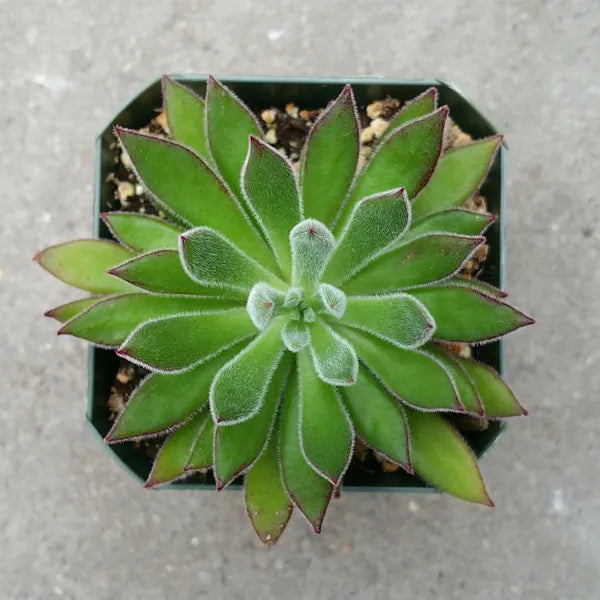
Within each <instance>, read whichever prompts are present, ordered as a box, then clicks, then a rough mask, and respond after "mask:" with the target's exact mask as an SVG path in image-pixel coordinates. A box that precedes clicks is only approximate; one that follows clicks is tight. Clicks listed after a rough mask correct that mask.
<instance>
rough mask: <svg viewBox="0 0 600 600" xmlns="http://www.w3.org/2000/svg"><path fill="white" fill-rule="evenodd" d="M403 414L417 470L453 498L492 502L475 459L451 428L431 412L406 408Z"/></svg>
mask: <svg viewBox="0 0 600 600" xmlns="http://www.w3.org/2000/svg"><path fill="white" fill-rule="evenodd" d="M406 415H407V417H408V426H409V428H410V439H411V451H412V454H411V457H412V464H413V467H414V469H415V471H416V472H417V474H418V475H419V476H420V477H422V478H423V479H425V481H427V482H428V483H430V484H431V485H434V486H435V487H437V488H438V489H440V490H442V491H444V492H448V493H449V494H452V495H453V496H456V497H457V498H462V499H463V500H467V501H468V502H477V503H479V504H486V505H488V506H493V505H494V504H493V502H492V501H491V499H490V497H489V495H488V493H487V490H486V489H485V485H484V483H483V480H482V478H481V473H480V472H479V468H478V466H477V461H476V460H475V457H474V456H473V453H472V452H471V450H470V449H469V447H468V446H467V444H466V443H465V442H464V440H463V439H462V438H461V437H460V435H459V434H458V433H457V432H456V431H455V430H454V428H453V427H452V426H450V425H449V424H448V423H447V422H446V421H445V420H444V419H443V418H442V417H440V416H439V415H436V414H433V413H426V412H422V411H418V410H412V409H410V408H407V409H406Z"/></svg>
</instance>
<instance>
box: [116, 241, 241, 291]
mask: <svg viewBox="0 0 600 600" xmlns="http://www.w3.org/2000/svg"><path fill="white" fill-rule="evenodd" d="M110 273H111V274H112V275H114V276H115V277H119V278H121V279H123V280H124V281H128V282H131V283H132V284H133V285H135V286H136V287H137V288H141V289H144V290H148V291H149V292H156V293H159V294H190V295H193V296H219V297H227V298H232V297H235V298H240V299H243V300H245V299H246V295H247V294H246V293H244V292H242V291H235V290H227V291H222V290H217V289H215V288H214V287H211V286H206V285H199V284H198V283H196V282H195V281H193V280H192V279H190V278H189V277H188V275H187V273H186V272H185V271H184V270H183V266H182V264H181V259H180V258H179V252H178V251H177V250H152V251H151V252H147V253H146V254H140V255H139V256H136V257H135V258H132V259H131V260H128V261H126V262H124V263H122V264H120V265H118V266H117V267H114V268H112V269H110ZM128 291H136V288H129V289H128Z"/></svg>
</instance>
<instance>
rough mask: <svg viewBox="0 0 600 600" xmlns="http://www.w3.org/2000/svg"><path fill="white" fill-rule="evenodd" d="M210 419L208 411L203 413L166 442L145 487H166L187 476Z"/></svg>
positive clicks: (174, 433)
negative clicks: (197, 445)
mask: <svg viewBox="0 0 600 600" xmlns="http://www.w3.org/2000/svg"><path fill="white" fill-rule="evenodd" d="M209 418H210V417H209V415H208V413H207V411H202V412H201V413H199V414H197V415H195V416H194V417H193V418H192V420H191V421H190V422H189V423H186V424H185V425H182V426H181V427H180V428H179V429H177V430H176V431H175V432H173V433H172V434H171V435H170V436H169V437H168V438H167V439H166V440H165V442H164V444H163V445H162V446H161V448H160V450H159V452H158V454H157V456H156V459H155V460H154V464H153V465H152V470H151V471H150V475H148V479H147V480H146V483H145V484H144V487H146V488H152V487H156V486H160V485H164V484H166V483H170V482H171V481H173V480H175V479H179V478H181V477H182V476H185V475H186V474H187V473H186V471H185V465H186V464H187V462H188V459H189V457H190V455H191V453H192V449H193V448H194V445H195V443H196V440H197V439H198V437H199V436H200V434H201V433H202V430H203V429H204V428H205V426H206V422H207V420H208V419H209Z"/></svg>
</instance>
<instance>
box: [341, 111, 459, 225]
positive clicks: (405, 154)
mask: <svg viewBox="0 0 600 600" xmlns="http://www.w3.org/2000/svg"><path fill="white" fill-rule="evenodd" d="M447 115H448V108H447V107H446V106H444V107H442V108H440V109H439V110H436V111H435V112H433V113H431V114H430V115H427V116H426V117H423V118H421V119H416V120H414V121H410V122H409V123H407V124H406V125H404V126H403V127H400V128H399V129H396V130H395V131H393V132H392V133H391V134H390V135H389V136H388V138H387V139H386V140H385V141H384V142H383V143H382V144H381V145H380V146H378V148H377V149H376V150H375V151H374V152H373V154H371V157H370V159H369V161H368V162H367V164H366V165H365V167H364V168H363V170H362V171H361V173H360V175H359V176H358V178H357V180H356V184H355V185H354V188H353V189H352V191H351V193H350V196H349V198H348V200H347V201H346V204H345V205H344V207H343V209H342V211H341V213H340V216H339V218H338V220H337V224H336V228H335V233H338V232H340V231H342V229H343V227H344V226H345V224H346V222H347V221H348V219H349V217H350V215H351V214H352V211H353V209H354V205H355V204H356V203H357V202H358V201H359V200H361V199H362V198H364V197H365V196H370V195H371V194H377V193H381V192H383V191H385V190H391V189H395V188H400V187H403V188H404V189H405V190H406V193H407V194H408V197H409V198H410V199H412V198H414V196H416V194H417V193H418V192H419V191H420V190H421V188H423V186H424V185H425V184H426V183H427V181H428V180H429V178H430V177H431V173H432V172H433V169H434V167H435V165H436V163H437V160H438V158H439V156H440V152H441V150H442V140H443V137H444V124H445V122H446V116H447Z"/></svg>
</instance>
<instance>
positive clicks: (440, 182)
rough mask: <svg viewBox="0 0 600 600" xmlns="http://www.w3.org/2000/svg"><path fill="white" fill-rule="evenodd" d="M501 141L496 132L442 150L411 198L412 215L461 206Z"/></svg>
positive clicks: (484, 171) (477, 186) (491, 159)
mask: <svg viewBox="0 0 600 600" xmlns="http://www.w3.org/2000/svg"><path fill="white" fill-rule="evenodd" d="M501 141H502V136H501V135H496V136H493V137H489V138H485V139H482V140H477V141H476V142H473V143H471V144H467V145H466V146H460V147H459V148H455V149H453V150H449V151H448V152H445V153H444V154H443V156H442V157H441V158H440V161H439V163H438V165H437V167H436V169H435V171H434V173H433V175H432V176H431V179H430V180H429V183H428V184H427V185H426V186H425V187H424V188H423V190H422V191H421V193H420V194H419V195H418V196H417V197H416V198H415V199H414V201H413V204H412V209H413V218H415V219H420V218H421V217H424V216H425V215H428V214H430V213H433V212H438V211H440V210H444V209H447V208H455V207H457V206H462V205H463V204H464V203H465V202H466V201H467V200H468V199H469V198H470V197H471V196H472V195H473V194H474V193H475V192H476V191H477V189H478V188H479V186H480V185H481V184H482V183H483V182H484V181H485V178H486V176H487V173H488V170H489V168H490V165H491V164H492V161H493V160H494V156H495V154H496V151H497V150H498V148H499V146H500V142H501Z"/></svg>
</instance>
